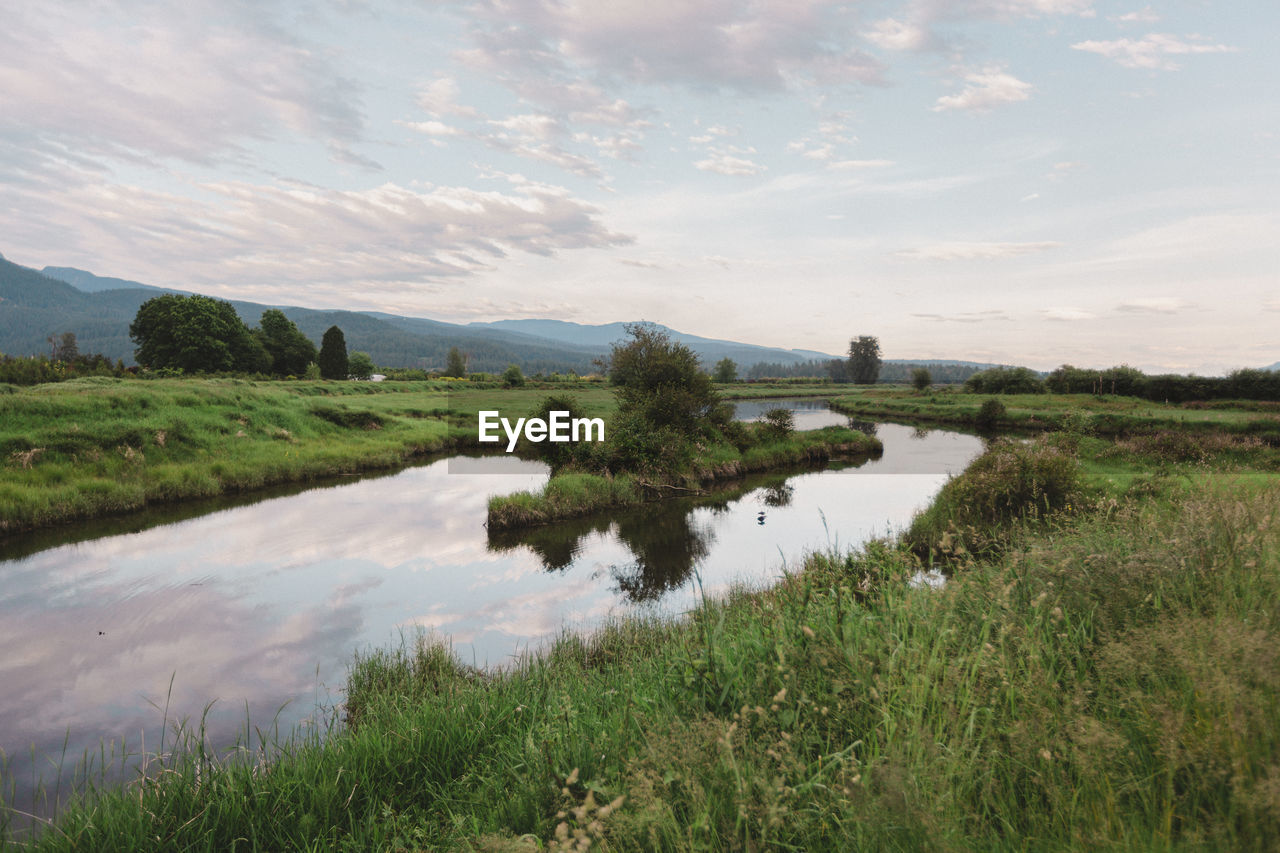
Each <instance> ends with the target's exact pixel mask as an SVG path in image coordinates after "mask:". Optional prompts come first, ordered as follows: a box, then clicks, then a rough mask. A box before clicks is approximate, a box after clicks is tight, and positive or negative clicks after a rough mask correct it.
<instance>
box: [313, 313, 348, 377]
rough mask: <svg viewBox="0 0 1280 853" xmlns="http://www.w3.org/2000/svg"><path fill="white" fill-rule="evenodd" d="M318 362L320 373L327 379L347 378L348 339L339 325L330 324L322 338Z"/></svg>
mask: <svg viewBox="0 0 1280 853" xmlns="http://www.w3.org/2000/svg"><path fill="white" fill-rule="evenodd" d="M316 364H318V365H320V375H321V376H323V377H324V378H325V379H346V378H347V371H348V364H347V339H346V337H345V336H344V335H343V334H342V330H341V329H339V328H338V327H337V326H330V327H329V328H328V330H326V331H325V333H324V337H322V338H321V339H320V355H319V356H317V357H316Z"/></svg>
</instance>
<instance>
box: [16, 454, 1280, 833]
mask: <svg viewBox="0 0 1280 853" xmlns="http://www.w3.org/2000/svg"><path fill="white" fill-rule="evenodd" d="M1073 498H1074V499H1075V500H1077V501H1080V500H1083V501H1085V505H1084V506H1083V508H1080V509H1076V510H1074V511H1058V512H1054V513H1047V514H1043V515H1042V516H1041V517H1040V518H1038V519H1034V520H1032V521H1030V522H1022V521H1017V520H1016V518H1014V520H1011V521H1008V522H1007V523H1006V524H1005V525H1004V526H1003V527H1002V533H1001V535H1002V536H1003V537H1004V544H1005V547H1003V548H1001V549H1000V551H999V553H998V554H992V555H988V556H973V555H971V556H970V557H969V558H968V559H967V560H966V561H965V563H964V570H963V571H960V572H957V573H956V574H955V575H954V577H953V578H952V580H951V581H950V582H949V583H948V584H947V585H946V586H945V587H944V588H943V589H941V590H934V589H929V588H922V587H919V586H916V585H914V584H913V583H912V582H911V577H912V575H913V573H914V572H915V571H917V569H918V566H919V563H918V561H917V559H916V558H915V557H914V556H913V555H912V554H911V553H910V551H908V550H907V549H905V548H901V547H897V546H895V545H893V544H885V543H879V544H872V545H870V546H868V547H866V548H864V549H863V550H861V551H858V552H855V553H851V554H838V553H832V554H818V555H815V556H813V557H811V558H810V559H809V560H808V561H807V563H806V565H805V566H804V567H803V570H802V571H799V572H797V573H795V574H794V575H792V576H791V577H790V578H789V579H788V580H787V581H785V582H784V583H782V584H780V585H779V586H777V587H775V588H773V589H768V590H762V591H746V590H743V591H739V592H736V593H734V594H732V595H730V596H729V597H728V598H727V599H725V600H722V601H709V602H706V603H705V604H704V605H703V606H702V607H700V608H699V609H698V610H697V611H696V612H694V613H692V614H690V616H689V618H687V619H684V620H680V621H675V622H655V621H643V620H640V621H627V622H623V623H619V624H615V625H612V626H610V627H607V628H605V629H603V630H600V631H598V632H596V633H595V634H593V635H591V636H589V637H582V636H569V635H566V636H564V637H563V638H562V639H561V640H560V641H559V642H557V643H556V644H555V645H554V647H553V648H551V649H550V650H549V651H548V652H547V653H546V654H544V655H542V656H539V657H534V658H527V659H525V660H524V661H523V662H521V663H520V664H519V665H517V666H514V667H512V668H511V669H509V670H508V671H504V672H498V673H493V672H490V673H480V672H475V671H473V670H470V669H469V668H467V667H465V666H463V665H461V664H459V663H458V662H457V661H456V660H455V659H454V658H453V657H452V656H451V655H450V653H449V651H448V649H447V648H446V647H443V646H441V645H440V644H438V643H433V642H425V641H424V642H420V643H416V644H413V643H411V644H407V645H406V646H405V647H403V648H400V649H394V650H389V651H382V652H374V653H372V654H368V655H365V656H362V657H361V658H360V659H359V660H357V662H356V663H355V665H354V667H353V669H352V672H351V675H350V679H349V683H348V701H347V715H348V720H349V724H348V726H347V727H346V728H345V729H344V730H343V731H340V732H335V733H333V734H332V735H331V736H330V738H329V740H328V742H327V743H326V744H325V745H323V746H320V745H318V744H314V743H311V744H306V743H301V744H295V745H294V746H292V747H290V748H289V754H288V755H287V756H286V757H285V758H283V759H281V760H279V761H276V762H274V763H272V764H254V763H253V762H242V763H239V764H226V763H220V762H218V761H216V760H215V759H213V758H212V757H210V756H208V755H207V754H201V753H199V752H195V753H188V754H187V755H186V756H185V757H180V758H177V759H174V760H172V761H170V762H169V763H168V765H167V766H165V767H164V768H163V770H160V769H157V768H156V767H153V768H152V770H151V772H150V774H149V775H148V777H147V779H146V780H143V781H139V782H137V783H134V784H133V785H131V786H129V787H128V788H127V789H126V790H124V791H113V792H108V793H106V794H105V795H104V796H103V797H102V799H101V800H100V801H99V802H98V803H97V804H96V805H95V806H93V807H91V808H85V809H81V810H73V811H70V812H68V813H67V814H65V815H64V817H63V818H62V819H61V820H60V821H59V823H58V825H57V828H56V829H52V830H48V831H46V832H45V833H44V834H43V835H42V836H41V838H40V839H39V843H38V844H37V845H36V849H44V850H88V849H92V850H109V849H131V850H175V849H180V850H235V849H240V850H249V849H261V850H266V849H298V850H321V849H324V850H331V849H332V850H338V849H361V850H365V849H386V850H406V851H409V850H426V849H475V850H536V849H575V848H576V849H586V848H587V847H589V846H594V847H596V848H597V849H602V850H655V849H665V850H731V849H743V850H747V849H766V848H767V849H807V850H819V849H863V848H866V849H886V848H888V849H975V850H991V849H1008V850H1027V849H1034V850H1077V849H1111V850H1152V849H1155V850H1174V849H1206V850H1209V849H1212V850H1217V849H1234V850H1265V849H1269V846H1270V845H1271V844H1272V842H1273V841H1274V839H1275V838H1276V837H1280V794H1278V791H1280V789H1278V788H1277V780H1278V779H1280V734H1278V733H1280V665H1277V660H1276V654H1277V653H1276V649H1277V648H1280V644H1278V642H1277V641H1280V525H1278V524H1276V523H1275V521H1276V519H1277V518H1280V486H1277V485H1276V484H1275V483H1271V484H1259V483H1257V482H1246V483H1239V482H1234V481H1233V482H1221V481H1216V480H1212V479H1206V480H1197V481H1194V482H1192V483H1190V484H1189V485H1185V486H1182V487H1178V488H1165V489H1159V490H1156V491H1152V492H1149V493H1147V494H1145V495H1143V496H1141V497H1139V496H1138V495H1136V494H1135V495H1130V496H1128V497H1121V498H1119V499H1116V498H1114V497H1112V496H1109V495H1106V494H1093V495H1090V494H1089V493H1088V490H1087V489H1085V490H1083V491H1076V492H1075V493H1074V494H1073ZM1014 515H1015V516H1016V514H1014Z"/></svg>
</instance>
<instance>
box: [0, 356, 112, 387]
mask: <svg viewBox="0 0 1280 853" xmlns="http://www.w3.org/2000/svg"><path fill="white" fill-rule="evenodd" d="M130 375H131V374H130V373H129V372H128V371H126V370H125V367H124V365H123V364H112V363H111V360H110V359H108V358H106V357H105V356H102V355H78V356H76V357H75V358H74V359H70V360H68V361H62V360H57V361H51V360H50V359H49V357H48V356H45V355H39V356H32V357H31V358H12V357H10V356H7V355H0V382H9V383H12V384H14V385H40V384H42V383H45V382H64V381H66V380H68V379H76V378H78V377H83V376H117V377H120V376H130Z"/></svg>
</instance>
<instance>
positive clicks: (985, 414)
mask: <svg viewBox="0 0 1280 853" xmlns="http://www.w3.org/2000/svg"><path fill="white" fill-rule="evenodd" d="M1008 416H1009V412H1008V410H1006V409H1005V407H1004V403H1001V402H1000V401H999V400H997V399H996V398H995V397H991V398H990V399H988V400H985V401H983V403H982V408H980V409H978V426H980V427H982V428H983V429H994V428H995V427H996V426H997V425H998V424H999V423H1000V421H1002V420H1004V419H1005V418H1006V417H1008Z"/></svg>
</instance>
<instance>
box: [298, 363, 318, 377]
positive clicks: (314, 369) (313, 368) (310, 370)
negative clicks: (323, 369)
mask: <svg viewBox="0 0 1280 853" xmlns="http://www.w3.org/2000/svg"><path fill="white" fill-rule="evenodd" d="M302 378H303V379H309V380H316V379H320V378H322V377H321V376H320V365H319V364H317V363H315V362H314V361H313V362H311V363H310V364H308V365H307V369H306V370H304V371H303V372H302Z"/></svg>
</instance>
